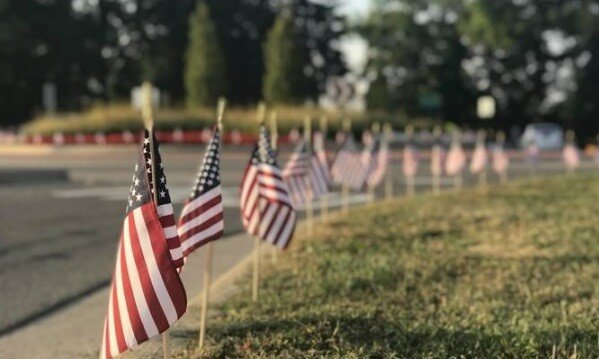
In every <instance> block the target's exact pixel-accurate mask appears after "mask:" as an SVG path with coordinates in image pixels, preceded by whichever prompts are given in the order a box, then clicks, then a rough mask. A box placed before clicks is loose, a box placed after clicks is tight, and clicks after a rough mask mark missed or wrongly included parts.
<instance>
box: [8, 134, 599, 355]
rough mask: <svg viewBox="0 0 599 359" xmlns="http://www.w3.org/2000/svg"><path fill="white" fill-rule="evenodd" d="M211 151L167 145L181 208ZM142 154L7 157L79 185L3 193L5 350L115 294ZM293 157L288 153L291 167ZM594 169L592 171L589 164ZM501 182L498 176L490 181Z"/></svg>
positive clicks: (115, 151) (230, 171) (231, 225)
mask: <svg viewBox="0 0 599 359" xmlns="http://www.w3.org/2000/svg"><path fill="white" fill-rule="evenodd" d="M202 150H203V149H201V148H199V149H198V148H197V147H177V146H170V147H169V146H166V147H165V148H164V149H163V151H162V152H163V158H164V164H165V167H166V171H167V173H166V174H167V176H168V181H169V186H170V188H171V192H172V195H173V200H174V201H175V202H176V203H181V202H182V200H183V198H184V197H185V196H186V194H187V192H188V190H189V185H190V184H191V182H192V181H193V178H194V174H195V172H196V170H197V165H198V162H199V161H200V158H201V155H202ZM0 153H1V152H0ZM248 153H249V148H235V149H233V148H226V149H225V151H224V154H223V160H222V165H223V169H222V171H223V176H222V178H223V186H224V190H225V221H226V231H225V233H226V235H227V236H230V235H231V234H234V233H238V232H240V231H241V224H240V221H239V214H238V209H237V201H238V199H237V188H238V186H239V182H240V179H241V176H242V171H243V169H244V167H245V164H246V162H247V159H248ZM135 154H136V147H133V146H119V147H107V148H87V149H85V150H76V149H74V148H71V149H58V150H50V151H48V152H47V153H39V154H26V155H23V154H13V155H2V156H0V157H1V158H0V168H2V169H3V170H9V169H11V168H20V169H27V168H31V169H53V170H56V169H64V170H66V171H67V172H68V174H69V177H70V178H71V181H69V182H59V181H58V182H54V181H50V182H47V183H46V182H45V181H39V183H38V184H27V185H4V186H0V199H1V201H0V288H1V290H0V298H1V300H0V303H1V305H0V342H1V341H2V340H1V339H2V336H3V335H4V336H6V335H7V334H11V335H12V337H14V336H15V334H18V332H19V331H21V330H24V328H25V327H26V326H27V325H29V326H30V327H31V326H35V325H36V323H38V322H40V321H41V320H47V319H48V317H52V316H55V315H58V314H59V313H64V312H65V311H68V310H69V308H71V307H72V306H75V305H77V304H78V303H81V302H82V301H85V300H89V298H91V297H92V296H93V294H94V293H99V292H101V291H103V290H104V289H105V288H106V286H107V285H108V283H109V280H110V275H111V273H112V269H113V265H114V255H115V248H116V244H117V240H118V236H119V230H120V226H121V222H122V219H123V211H124V207H125V199H126V195H127V191H128V187H129V180H130V176H131V173H132V166H133V163H134V159H135ZM288 154H289V151H288V149H283V151H282V155H281V157H282V160H283V161H284V159H285V158H286V157H288ZM585 167H586V168H591V167H592V166H591V165H590V164H589V163H585ZM427 170H428V164H427V163H423V164H422V165H421V173H420V174H419V176H418V178H417V181H416V184H417V191H427V190H429V188H430V185H431V181H430V177H429V176H428V175H427ZM392 172H393V175H394V178H395V179H396V180H395V181H394V192H395V194H396V195H402V194H403V192H404V189H405V185H404V183H403V182H402V181H401V180H400V178H401V169H400V167H399V165H398V164H393V165H392ZM562 172H563V168H562V166H561V163H559V161H557V160H548V161H544V162H543V163H541V165H540V166H539V168H538V173H539V174H550V173H562ZM528 174H529V171H528V169H527V167H526V166H525V165H524V163H522V162H515V163H514V164H513V165H512V172H511V173H510V177H512V178H514V177H520V176H525V175H528ZM496 180H497V178H496V177H495V176H494V175H492V174H489V181H490V182H493V181H496ZM476 181H477V179H476V178H475V177H473V176H466V177H465V183H466V184H467V185H468V184H473V183H476ZM443 184H444V185H445V186H451V185H452V181H451V179H449V178H445V179H443ZM380 192H381V191H379V193H378V195H379V196H380V195H381V193H380ZM338 199H339V194H338V193H336V194H333V195H332V198H331V201H330V203H331V204H332V205H338V204H339V201H338ZM352 199H353V201H354V202H355V203H360V202H364V201H365V200H366V197H365V196H364V195H358V194H356V195H354V196H353V197H352ZM177 207H178V206H177ZM176 210H178V208H176ZM235 258H237V257H235ZM223 268H226V266H224V267H223ZM224 270H225V269H223V271H224ZM99 312H103V308H102V309H99ZM94 324H97V323H94ZM100 324H101V323H100ZM91 328H92V329H90V328H81V330H82V331H85V330H88V334H87V336H84V337H86V338H87V337H92V338H94V337H95V336H94V335H89V332H90V331H91V333H96V330H97V328H96V326H93V325H91ZM93 345H96V344H95V342H94V343H93ZM1 347H2V346H1V344H0V348H1ZM0 353H1V351H0ZM0 356H1V355H0Z"/></svg>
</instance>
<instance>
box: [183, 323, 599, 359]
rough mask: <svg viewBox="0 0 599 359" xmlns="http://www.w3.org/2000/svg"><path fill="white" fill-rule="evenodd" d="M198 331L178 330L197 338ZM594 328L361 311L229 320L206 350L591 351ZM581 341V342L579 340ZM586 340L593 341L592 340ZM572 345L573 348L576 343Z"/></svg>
mask: <svg viewBox="0 0 599 359" xmlns="http://www.w3.org/2000/svg"><path fill="white" fill-rule="evenodd" d="M197 334H198V333H197V331H182V332H178V333H177V334H176V335H177V336H181V337H184V338H196V337H197ZM597 335H598V334H597V333H596V332H592V331H590V330H580V329H579V328H575V327H565V328H563V327H562V328H556V329H555V330H551V331H547V330H543V331H534V330H530V331H527V332H515V331H509V330H508V329H506V330H504V331H498V330H497V328H494V329H493V330H487V329H486V328H475V327H473V328H462V327H449V328H444V327H443V326H442V325H440V323H436V322H435V321H430V322H428V323H426V324H421V325H418V326H415V327H413V328H408V327H405V326H403V325H402V323H401V322H393V321H388V320H385V319H382V318H378V317H376V316H374V317H362V316H351V315H347V316H335V315H309V316H303V317H300V318H297V319H283V320H280V319H276V318H272V319H268V320H258V321H242V322H229V323H228V324H223V325H215V326H213V327H210V328H209V337H210V338H209V347H208V351H209V353H210V356H215V357H220V356H226V357H237V356H242V357H251V356H264V355H267V356H270V355H275V356H295V355H302V356H305V355H307V353H310V355H308V356H343V357H346V356H354V357H355V356H360V357H362V356H368V357H388V356H389V355H391V354H393V355H392V356H399V357H423V356H426V357H442V358H445V357H498V358H499V357H500V358H516V357H518V358H521V357H539V356H540V357H550V356H551V353H552V351H553V350H554V346H555V350H556V355H557V356H558V357H567V356H570V355H572V354H573V353H574V351H576V353H577V354H578V355H579V357H593V356H594V355H597V353H599V344H598V338H597ZM581 343H583V344H582V346H581ZM590 343H595V344H594V345H593V344H590ZM575 348H576V349H575Z"/></svg>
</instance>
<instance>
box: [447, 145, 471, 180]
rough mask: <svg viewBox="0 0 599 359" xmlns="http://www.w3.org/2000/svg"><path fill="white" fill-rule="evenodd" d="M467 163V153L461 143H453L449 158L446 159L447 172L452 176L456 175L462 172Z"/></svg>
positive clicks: (448, 154)
mask: <svg viewBox="0 0 599 359" xmlns="http://www.w3.org/2000/svg"><path fill="white" fill-rule="evenodd" d="M465 165H466V154H465V153H464V150H463V149H462V146H461V145H460V144H459V143H453V144H452V145H451V148H450V149H449V152H448V153H447V159H446V161H445V172H447V174H448V175H450V176H455V175H457V174H458V173H460V172H462V170H463V169H464V166H465Z"/></svg>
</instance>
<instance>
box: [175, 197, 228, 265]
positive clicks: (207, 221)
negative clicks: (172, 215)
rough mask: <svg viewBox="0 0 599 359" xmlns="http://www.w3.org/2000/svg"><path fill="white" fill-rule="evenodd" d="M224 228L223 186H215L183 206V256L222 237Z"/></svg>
mask: <svg viewBox="0 0 599 359" xmlns="http://www.w3.org/2000/svg"><path fill="white" fill-rule="evenodd" d="M223 230H224V220H223V199H222V188H221V186H217V187H214V188H213V189H211V190H209V191H207V192H206V193H204V194H202V195H200V196H199V197H197V198H195V199H193V200H192V201H189V202H187V203H186V204H185V206H184V207H183V211H182V212H181V218H180V219H179V227H178V233H179V238H180V239H181V247H182V250H183V256H184V257H187V256H188V255H189V254H190V253H191V252H193V251H194V250H195V249H196V248H198V247H201V246H203V245H204V244H206V243H208V242H210V241H214V240H217V239H219V238H220V237H222V235H223Z"/></svg>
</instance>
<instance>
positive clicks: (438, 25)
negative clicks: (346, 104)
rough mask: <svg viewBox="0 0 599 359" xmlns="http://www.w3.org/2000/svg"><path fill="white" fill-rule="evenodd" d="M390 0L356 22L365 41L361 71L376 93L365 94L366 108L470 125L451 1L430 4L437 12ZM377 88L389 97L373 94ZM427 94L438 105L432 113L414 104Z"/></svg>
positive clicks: (468, 92)
mask: <svg viewBox="0 0 599 359" xmlns="http://www.w3.org/2000/svg"><path fill="white" fill-rule="evenodd" d="M392 3H396V4H397V3H399V1H394V2H390V3H389V2H387V3H384V2H381V5H379V6H378V7H375V8H374V10H373V11H372V12H371V13H370V14H369V15H368V17H367V18H366V19H365V20H364V21H363V22H361V23H359V24H358V25H357V26H356V31H357V32H358V33H359V34H361V35H362V36H363V37H365V38H366V39H368V42H369V48H370V51H369V53H368V54H369V58H368V64H367V68H366V73H367V74H375V75H376V78H377V82H375V83H374V84H373V87H372V89H373V91H376V92H377V93H378V94H377V93H375V94H373V95H368V96H367V106H368V107H369V108H381V107H382V108H390V109H391V108H394V109H402V110H403V111H405V112H406V114H407V115H409V116H412V117H414V116H431V115H433V116H439V117H440V118H441V119H442V120H446V121H447V120H457V121H459V122H461V123H473V122H474V120H475V119H474V117H473V111H472V108H473V107H474V104H475V92H474V91H473V89H472V86H471V85H470V84H469V83H468V81H467V77H466V75H465V73H464V70H463V68H462V65H461V64H462V61H463V60H464V59H466V58H467V56H468V49H467V48H466V47H465V46H464V44H463V43H462V42H461V39H460V34H459V32H458V29H457V25H456V22H455V19H454V17H455V16H457V14H458V12H457V9H456V7H457V5H455V2H447V3H444V2H439V3H438V4H435V5H436V6H437V8H436V9H437V11H436V12H433V13H431V14H430V15H429V10H427V9H428V8H427V5H426V3H425V2H417V1H416V2H413V3H412V2H411V3H410V4H407V3H405V2H401V4H402V6H397V7H390V6H389V5H391V4H392ZM385 85H386V86H385ZM382 90H385V91H386V92H388V93H389V94H390V95H386V94H383V95H384V96H381V95H379V94H380V92H381V91H382ZM431 94H434V95H435V96H439V97H440V98H441V104H442V105H441V107H440V108H439V109H438V110H436V111H432V112H431V110H430V109H427V108H423V107H421V106H420V105H419V103H421V102H422V101H421V97H423V96H430V95H431Z"/></svg>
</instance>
